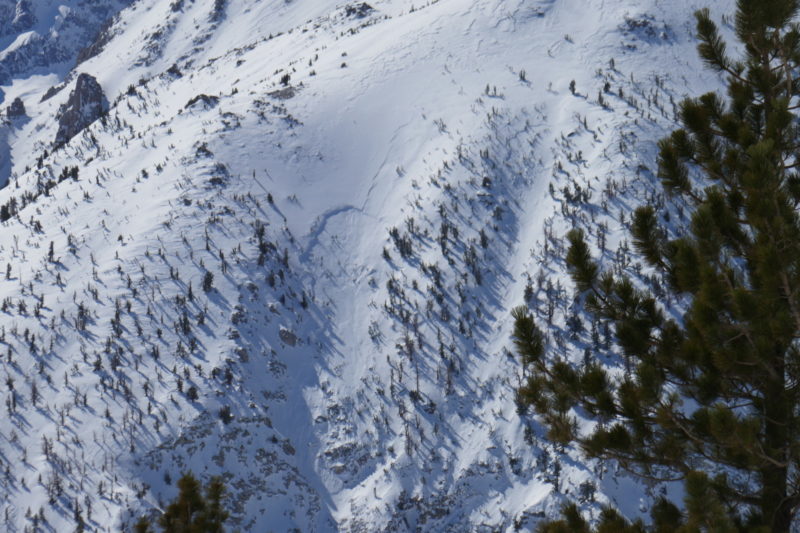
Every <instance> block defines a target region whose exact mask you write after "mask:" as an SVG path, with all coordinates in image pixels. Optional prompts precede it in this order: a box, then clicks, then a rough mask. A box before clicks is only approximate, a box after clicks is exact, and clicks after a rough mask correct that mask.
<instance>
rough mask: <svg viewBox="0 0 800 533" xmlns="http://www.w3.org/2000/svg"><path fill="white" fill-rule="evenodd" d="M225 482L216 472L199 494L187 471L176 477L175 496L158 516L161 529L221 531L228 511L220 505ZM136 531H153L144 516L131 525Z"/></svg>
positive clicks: (166, 531) (195, 532)
mask: <svg viewBox="0 0 800 533" xmlns="http://www.w3.org/2000/svg"><path fill="white" fill-rule="evenodd" d="M224 497H225V484H224V482H223V481H222V478H221V477H219V476H216V477H212V478H211V480H209V482H208V484H207V485H206V488H205V497H204V496H203V491H202V487H201V485H200V482H199V481H198V480H197V478H195V477H194V475H193V474H192V473H191V472H187V473H185V474H184V475H183V476H181V478H180V479H179V480H178V496H177V498H175V501H173V502H172V503H171V504H169V505H168V506H167V508H166V509H165V511H164V513H163V514H162V515H161V516H160V517H159V519H158V525H160V526H161V528H162V532H163V533H224V531H225V529H224V528H223V523H224V522H225V521H226V520H227V519H228V516H229V515H228V512H227V511H226V510H225V508H224V507H223V503H222V500H223V498H224ZM134 531H136V532H137V533H154V531H153V529H152V528H151V526H150V521H149V520H148V519H147V518H144V517H142V518H140V519H139V521H138V522H136V524H135V525H134Z"/></svg>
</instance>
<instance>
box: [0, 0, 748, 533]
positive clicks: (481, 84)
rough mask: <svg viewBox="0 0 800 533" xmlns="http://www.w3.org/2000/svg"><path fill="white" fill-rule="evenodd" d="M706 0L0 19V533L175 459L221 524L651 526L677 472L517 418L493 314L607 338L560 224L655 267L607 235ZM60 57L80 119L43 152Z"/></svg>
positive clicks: (151, 501) (632, 187)
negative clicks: (586, 313)
mask: <svg viewBox="0 0 800 533" xmlns="http://www.w3.org/2000/svg"><path fill="white" fill-rule="evenodd" d="M33 3H34V4H37V2H33ZM708 3H709V2H702V1H700V0H680V1H670V2H665V1H660V0H646V1H633V0H629V1H625V0H438V1H432V2H428V3H424V4H423V3H419V2H416V3H415V2H412V1H407V0H375V1H372V2H370V3H369V4H364V3H361V2H354V3H349V4H348V3H342V2H338V1H337V2H332V1H327V0H286V1H258V0H236V1H233V0H228V1H225V0H172V1H170V2H167V1H162V0H137V1H136V2H133V3H128V2H116V1H110V0H108V1H98V2H77V1H75V2H62V4H63V5H61V4H57V3H52V5H51V3H49V2H41V6H42V7H41V10H40V11H39V12H38V13H37V15H36V17H35V18H36V21H37V22H36V25H34V26H32V27H31V28H24V30H23V29H20V30H19V31H18V32H17V33H12V34H6V33H5V32H0V113H2V116H3V117H5V109H6V107H7V106H9V105H10V104H11V103H12V102H13V101H14V100H15V99H16V98H20V99H21V100H22V101H23V103H24V106H25V110H26V116H25V117H17V118H13V119H7V120H5V119H0V183H6V182H7V185H6V186H5V187H4V188H3V189H1V190H0V219H4V220H3V222H2V227H1V228H0V302H2V305H1V306H0V358H1V360H2V378H3V379H2V382H1V383H0V393H1V395H2V397H3V400H4V404H5V407H4V408H5V410H6V412H5V416H3V417H2V418H0V466H1V467H2V475H0V483H1V484H2V490H0V508H2V509H3V511H2V515H0V520H2V521H3V526H2V529H4V530H7V531H9V532H16V531H19V532H22V531H57V532H60V531H71V530H74V529H75V528H76V527H77V524H78V523H81V522H83V523H84V524H85V527H86V528H87V530H90V531H119V530H120V529H122V530H125V531H127V530H129V528H130V525H131V524H132V522H133V521H135V518H137V517H138V516H141V515H143V514H153V515H154V516H155V514H156V513H157V510H158V509H161V508H163V507H164V506H165V505H166V502H168V501H169V500H171V499H172V498H173V497H174V495H175V494H176V488H175V484H174V482H175V481H176V480H177V479H178V478H179V477H180V475H181V473H182V472H184V471H186V470H191V471H193V472H194V473H195V474H196V475H198V476H199V477H201V478H203V479H206V478H207V477H209V476H211V475H216V474H221V475H223V476H224V478H225V480H226V483H227V487H228V489H229V493H230V500H229V503H230V511H231V515H232V516H231V519H230V521H229V522H228V529H229V530H230V531H236V530H239V531H243V532H244V531H247V532H250V531H253V532H262V531H293V530H294V531H336V530H340V531H353V532H355V531H364V532H374V531H436V532H439V531H517V530H523V531H530V530H532V529H533V528H534V527H535V525H536V523H537V520H538V519H539V518H541V517H544V516H552V515H554V514H555V513H557V511H558V509H559V508H560V506H561V505H562V504H563V503H564V502H566V501H572V500H578V501H580V502H581V504H582V505H583V507H584V509H585V510H586V511H587V513H594V514H595V515H596V513H597V512H598V511H599V509H600V507H601V505H603V504H606V503H612V504H613V505H615V506H617V507H618V508H620V509H621V510H622V511H623V512H624V513H625V514H626V515H628V516H631V517H634V516H638V515H640V514H646V513H647V511H648V506H649V505H650V502H651V496H652V495H653V494H655V493H658V492H659V491H660V490H670V491H673V490H675V489H674V488H671V487H663V488H662V487H656V486H651V487H646V486H642V485H639V484H637V483H635V482H634V481H633V480H631V479H630V478H628V477H626V476H625V475H624V474H622V473H621V472H618V471H617V470H616V469H615V467H614V465H613V464H601V463H597V462H592V461H587V460H586V459H585V458H584V457H582V456H581V455H580V453H578V452H577V451H576V450H572V449H566V450H562V449H559V448H557V447H555V446H554V445H552V444H550V443H548V442H547V440H546V438H545V435H544V434H543V431H542V428H541V426H539V425H538V424H537V423H536V420H535V419H534V418H533V417H532V416H530V415H528V414H525V413H519V412H518V409H517V406H516V404H515V401H514V388H515V386H516V385H517V384H518V383H519V380H520V377H521V367H520V364H519V363H518V361H517V360H516V359H515V358H514V356H513V354H512V353H511V352H510V351H509V348H510V347H511V342H510V326H511V323H510V322H511V321H510V314H509V312H510V309H511V308H512V307H514V306H516V305H520V304H522V303H526V301H527V303H528V304H529V305H530V306H531V308H532V309H534V310H535V312H536V313H537V315H538V316H539V317H540V320H541V321H542V323H550V324H552V328H551V329H550V334H551V338H550V344H551V347H552V349H553V350H554V351H555V352H556V353H558V354H563V355H564V356H566V357H574V358H576V360H578V359H580V358H582V357H584V351H585V349H587V348H588V347H590V346H591V344H592V337H593V336H595V337H597V338H602V337H603V336H604V335H605V334H606V333H604V332H603V331H602V328H601V329H600V330H598V329H597V325H592V324H590V323H588V322H586V321H585V317H582V316H580V314H579V313H577V312H576V311H575V310H574V307H573V290H572V287H571V282H570V281H569V277H568V276H567V275H566V273H565V268H564V265H563V263H562V262H561V261H560V259H559V256H560V253H561V252H562V251H563V249H564V243H563V239H562V237H563V235H564V233H565V232H566V231H567V230H568V229H569V228H571V227H573V226H578V227H582V228H584V229H585V230H586V231H587V233H588V235H589V237H590V238H589V242H591V243H592V244H593V246H595V252H596V253H597V254H598V255H600V256H602V258H603V259H602V260H603V262H604V264H606V265H607V266H608V267H609V268H616V269H620V270H627V271H629V272H632V273H635V274H637V275H638V276H639V279H640V280H641V282H642V283H648V282H649V278H648V276H647V272H646V271H642V269H641V266H640V265H638V264H637V263H636V261H635V258H634V259H632V260H631V259H630V258H628V257H627V256H626V255H625V254H623V253H621V252H620V249H622V250H624V249H626V248H628V247H629V246H628V244H627V242H626V240H625V239H626V236H627V232H626V224H627V221H628V219H629V215H630V213H631V212H632V210H633V208H634V206H635V205H637V204H638V203H640V202H643V201H645V200H651V201H652V200H655V201H657V202H665V200H664V199H663V198H661V197H660V196H659V194H660V193H659V192H658V191H659V189H658V187H657V184H656V183H655V177H654V172H655V155H656V143H657V141H658V139H659V138H660V137H662V136H663V135H664V134H665V133H667V132H668V131H670V129H671V128H672V127H673V126H674V113H675V109H676V107H675V106H676V105H677V103H679V102H680V100H681V98H683V97H684V96H686V95H698V94H700V93H702V92H705V91H708V90H714V89H715V88H718V87H719V86H720V80H719V79H717V78H716V77H715V76H714V75H712V74H711V73H709V72H707V71H705V70H704V69H703V66H702V64H701V62H700V60H699V59H698V58H697V54H696V52H695V46H696V42H695V40H694V37H693V35H692V34H693V25H694V20H693V17H692V16H691V14H692V12H693V11H694V10H695V9H698V8H701V7H704V6H705V5H706V4H708ZM45 4H47V6H45ZM713 4H714V5H711V6H710V7H711V8H712V9H713V10H714V12H715V13H716V16H717V17H718V18H721V16H722V14H723V13H725V12H730V11H731V10H732V6H733V2H732V1H730V0H726V1H724V2H715V3H713ZM14 5H15V3H14V2H11V1H10V0H0V22H3V21H4V20H5V19H3V16H4V15H3V14H4V13H6V11H3V9H9V6H10V9H12V11H13V8H14ZM126 6H127V7H126ZM80 10H85V11H80ZM86 10H88V11H86ZM56 13H58V14H56ZM70 13H73V15H72V16H73V17H78V15H80V17H78V18H79V20H81V21H92V22H91V24H92V25H91V27H89V26H87V25H88V24H89V23H88V22H86V23H82V24H79V25H76V26H69V28H71V29H70V30H69V31H66V30H65V29H62V28H63V24H66V23H65V22H64V21H65V20H67V21H68V20H70ZM86 13H91V14H92V17H94V18H92V17H89V16H88V15H86ZM112 16H114V18H113V20H112V21H111V22H110V23H108V24H104V22H105V21H106V20H108V19H109V17H112ZM87 17H88V18H87ZM54 21H55V22H54ZM723 29H726V31H729V29H730V28H729V27H727V26H725V25H723ZM87 35H90V37H86V36H87ZM37 42H38V43H39V44H36V43H37ZM47 43H51V44H47ZM53 43H55V44H53ZM92 43H94V44H92ZM87 47H88V48H87ZM56 48H57V49H58V50H59V52H58V53H56V52H53V50H55V49H56ZM81 50H84V52H81ZM12 54H16V57H17V61H16V62H15V63H14V64H15V65H22V66H17V67H15V69H12V68H11V67H8V68H6V67H4V65H6V63H4V58H7V57H10V55H12ZM78 58H80V62H78V63H77V65H76V60H77V59H78ZM73 66H74V68H73ZM4 68H6V70H3V69H4ZM4 73H6V74H7V75H6V77H4ZM81 73H86V74H89V75H91V76H93V77H94V78H96V80H97V81H98V83H99V85H100V86H101V87H102V90H103V93H104V95H105V98H106V99H107V101H108V106H109V110H108V113H107V114H106V115H105V116H103V117H102V118H100V119H99V120H96V121H94V122H92V123H91V124H89V125H88V126H87V127H85V128H83V129H82V131H81V132H80V133H78V134H77V135H76V136H75V137H73V138H72V139H71V140H69V142H67V143H66V144H64V145H63V146H56V145H55V144H54V143H55V139H56V133H57V131H58V128H59V122H58V117H59V116H60V111H59V110H60V109H61V108H62V106H64V105H65V104H66V103H67V101H68V100H69V99H70V96H71V94H72V92H73V91H74V89H75V84H76V80H77V78H78V75H79V74H81ZM572 81H574V92H573V91H571V90H570V85H571V82H572ZM52 87H56V88H57V89H59V90H57V91H54V90H51V88H52ZM46 95H47V96H49V97H47V98H43V97H45V96H46ZM666 205H668V207H667V209H668V210H669V212H670V213H671V215H672V216H673V217H674V220H675V223H676V224H675V227H676V228H677V227H679V225H680V220H681V218H682V212H681V210H680V206H672V205H669V204H668V203H667V204H666ZM6 218H7V219H6ZM606 351H608V350H606ZM599 356H600V357H603V358H604V361H605V362H606V363H607V364H608V365H610V366H613V365H616V364H617V363H618V361H617V358H616V355H615V354H614V353H611V352H608V353H605V352H603V353H602V354H600V355H599ZM673 494H677V495H678V498H679V497H680V496H679V493H678V492H673Z"/></svg>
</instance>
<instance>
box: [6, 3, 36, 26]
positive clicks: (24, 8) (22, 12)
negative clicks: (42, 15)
mask: <svg viewBox="0 0 800 533" xmlns="http://www.w3.org/2000/svg"><path fill="white" fill-rule="evenodd" d="M34 24H36V15H35V14H34V13H33V5H32V2H31V0H17V5H16V6H15V8H14V19H13V20H12V21H11V27H12V29H13V30H14V31H15V32H24V31H28V30H30V29H31V28H32V27H33V25H34Z"/></svg>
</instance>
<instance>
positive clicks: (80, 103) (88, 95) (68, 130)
mask: <svg viewBox="0 0 800 533" xmlns="http://www.w3.org/2000/svg"><path fill="white" fill-rule="evenodd" d="M107 110H108V100H106V96H105V94H103V88H102V87H100V84H99V83H98V82H97V80H96V79H95V78H94V76H91V75H89V74H86V73H83V74H80V75H79V76H78V80H77V81H76V82H75V89H74V90H73V91H72V93H70V95H69V99H68V100H67V102H66V103H65V104H64V105H62V106H61V108H60V109H59V110H58V116H57V118H58V133H56V139H55V144H56V146H61V145H63V144H66V143H67V142H69V140H70V139H72V138H73V137H75V136H76V135H77V134H78V133H80V132H81V131H82V130H83V129H84V128H85V127H86V126H88V125H89V124H91V123H92V122H94V121H95V120H97V119H98V118H100V117H101V116H102V115H103V114H104V113H105V112H106V111H107Z"/></svg>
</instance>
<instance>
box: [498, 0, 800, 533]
mask: <svg viewBox="0 0 800 533" xmlns="http://www.w3.org/2000/svg"><path fill="white" fill-rule="evenodd" d="M798 7H799V6H798V1H796V0H739V1H738V3H737V10H736V24H735V30H736V35H737V38H738V39H739V40H740V41H741V43H742V45H743V51H744V57H743V59H741V60H738V61H734V60H732V59H731V58H729V57H728V55H727V54H726V47H725V43H724V42H723V40H722V39H721V37H720V35H719V32H718V29H717V27H716V25H715V24H714V23H713V22H712V21H711V20H710V17H709V12H708V11H707V10H703V11H700V12H698V13H697V14H696V17H697V29H698V33H699V38H700V45H699V52H700V55H701V56H702V58H703V60H704V61H705V62H706V63H707V64H708V65H709V66H710V67H711V68H712V69H714V70H716V71H717V72H720V73H722V74H723V75H725V76H726V79H727V92H728V95H727V97H723V96H720V95H718V94H714V93H710V94H706V95H703V96H701V97H700V98H697V99H688V100H686V101H684V102H683V103H682V106H681V113H680V118H681V123H682V126H683V127H682V129H679V130H677V131H675V132H674V133H673V134H672V135H671V136H670V137H669V138H667V139H665V140H663V141H662V142H661V145H660V149H661V152H660V157H659V177H660V179H661V181H662V184H663V187H664V188H665V189H666V191H667V192H669V193H671V194H673V195H675V196H678V197H680V198H681V199H682V200H683V201H685V202H687V203H688V204H689V205H690V206H691V208H692V210H693V213H692V219H691V224H690V227H689V228H688V230H689V231H688V232H687V234H686V235H685V236H683V237H680V238H675V239H670V238H668V234H667V231H665V229H664V228H663V227H662V225H661V220H660V219H661V217H660V215H659V213H657V212H656V211H655V209H654V208H652V207H650V206H645V207H641V208H639V209H638V210H637V211H636V214H635V217H634V220H633V225H632V234H633V238H634V242H635V245H636V248H637V250H638V251H639V253H640V254H641V255H642V256H643V257H644V258H645V260H646V262H647V263H648V264H649V265H650V266H651V267H653V268H654V269H656V270H657V271H658V272H659V273H660V274H661V275H662V276H663V279H664V282H665V283H664V284H665V286H666V287H667V288H668V289H669V290H670V291H672V293H674V294H675V295H680V296H682V297H684V298H686V300H685V301H687V302H689V303H688V305H687V309H686V313H685V314H684V316H683V319H682V320H673V319H671V318H669V317H668V316H665V313H664V312H663V310H662V308H661V305H660V304H659V301H658V300H657V297H656V296H655V295H654V293H653V292H652V291H650V290H649V289H646V288H642V287H640V286H638V285H637V284H636V283H635V282H634V281H632V280H631V279H629V278H628V277H626V276H620V275H613V274H612V273H610V272H603V271H601V269H600V268H599V267H598V265H597V264H596V263H595V262H594V260H593V259H592V257H591V252H590V249H589V247H588V245H587V244H586V242H585V240H584V236H583V233H582V232H581V231H580V230H577V229H576V230H573V231H571V232H570V233H569V235H568V238H569V241H570V244H571V246H570V248H569V252H568V255H567V257H566V261H567V264H568V266H569V268H570V272H571V275H572V278H573V280H574V282H575V284H576V287H577V290H578V291H579V297H580V298H581V299H582V301H583V302H584V303H585V306H586V308H587V310H588V311H589V312H590V313H592V314H593V315H594V316H595V317H596V318H597V319H599V320H604V321H609V322H611V323H612V324H613V325H614V331H615V334H616V344H617V346H618V347H619V349H620V351H621V353H622V355H623V356H624V358H625V360H626V368H628V369H630V371H626V372H622V371H620V372H613V371H609V369H607V368H604V367H603V366H602V365H601V364H600V362H599V358H594V360H592V359H589V360H587V361H586V362H584V364H582V365H580V364H572V363H570V362H569V361H565V360H561V359H553V358H548V357H546V356H545V337H544V335H543V334H542V332H541V331H540V330H539V329H538V328H537V326H536V324H535V323H534V320H533V318H532V315H531V314H530V313H529V312H528V311H527V310H526V309H525V308H517V309H515V310H514V311H513V316H514V318H515V330H514V341H515V345H516V348H517V351H518V353H519V355H520V357H521V358H522V362H523V364H524V366H525V369H526V373H527V379H526V382H525V383H524V385H523V386H522V387H521V388H520V389H519V391H518V396H519V401H520V402H521V404H522V405H525V406H532V407H533V408H534V410H535V411H536V412H537V413H538V414H540V415H541V417H542V420H543V422H544V423H545V425H546V426H547V427H548V429H549V435H550V438H551V439H553V440H555V441H558V442H560V443H570V442H577V443H580V445H581V446H582V447H583V449H584V450H585V451H586V452H587V453H588V454H589V455H591V456H594V457H599V458H606V459H613V460H616V461H617V462H618V463H619V464H620V465H621V466H622V467H624V468H625V469H626V470H628V471H630V472H632V473H633V474H635V475H637V476H639V477H641V478H643V479H649V480H665V481H666V480H673V481H675V480H683V481H684V482H685V484H686V488H687V490H686V501H685V510H684V511H679V510H678V509H677V507H675V506H674V505H673V504H671V503H669V502H666V501H661V502H659V503H658V504H657V505H656V506H655V508H654V510H653V525H652V528H653V530H655V531H699V530H710V531H765V532H766V531H774V532H788V531H789V529H790V526H791V523H792V519H793V517H794V514H795V512H796V509H797V506H798V502H799V501H800V479H799V478H798V476H797V461H798V455H800V441H798V439H797V428H798V423H800V417H799V416H798V400H799V399H800V352H799V351H798V342H797V338H798V335H800V218H799V217H798V211H797V206H798V204H800V174H799V173H798V172H797V167H798V165H800V160H799V159H798V157H797V155H796V154H797V151H798V149H800V127H798V125H797V117H796V114H795V111H796V110H797V109H798V107H800V80H798V79H796V77H795V73H796V72H797V71H798V66H800V27H798V25H796V24H794V23H793V22H792V20H793V19H794V18H795V17H796V16H797V14H798ZM576 408H580V409H583V410H584V411H585V412H586V413H588V414H589V415H590V416H592V417H594V418H595V420H596V421H597V422H598V424H597V425H595V426H593V427H592V428H591V429H585V430H582V429H579V427H578V424H577V421H576V418H575V415H574V409H576ZM599 528H600V529H599V530H600V531H625V530H628V531H642V530H644V526H643V525H642V524H641V523H638V524H635V525H631V524H627V523H625V522H624V521H623V520H622V519H621V518H620V517H619V515H618V514H616V513H615V512H613V511H610V510H609V511H606V512H605V513H604V514H603V517H601V520H600V525H599ZM542 530H543V531H547V532H558V531H589V526H588V525H587V524H586V523H585V522H584V521H583V519H582V518H581V517H580V515H579V514H578V512H577V509H576V508H575V507H574V506H573V507H570V508H568V509H567V511H566V513H565V515H564V517H563V519H562V520H560V521H557V522H554V523H550V524H546V525H543V526H542Z"/></svg>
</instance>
